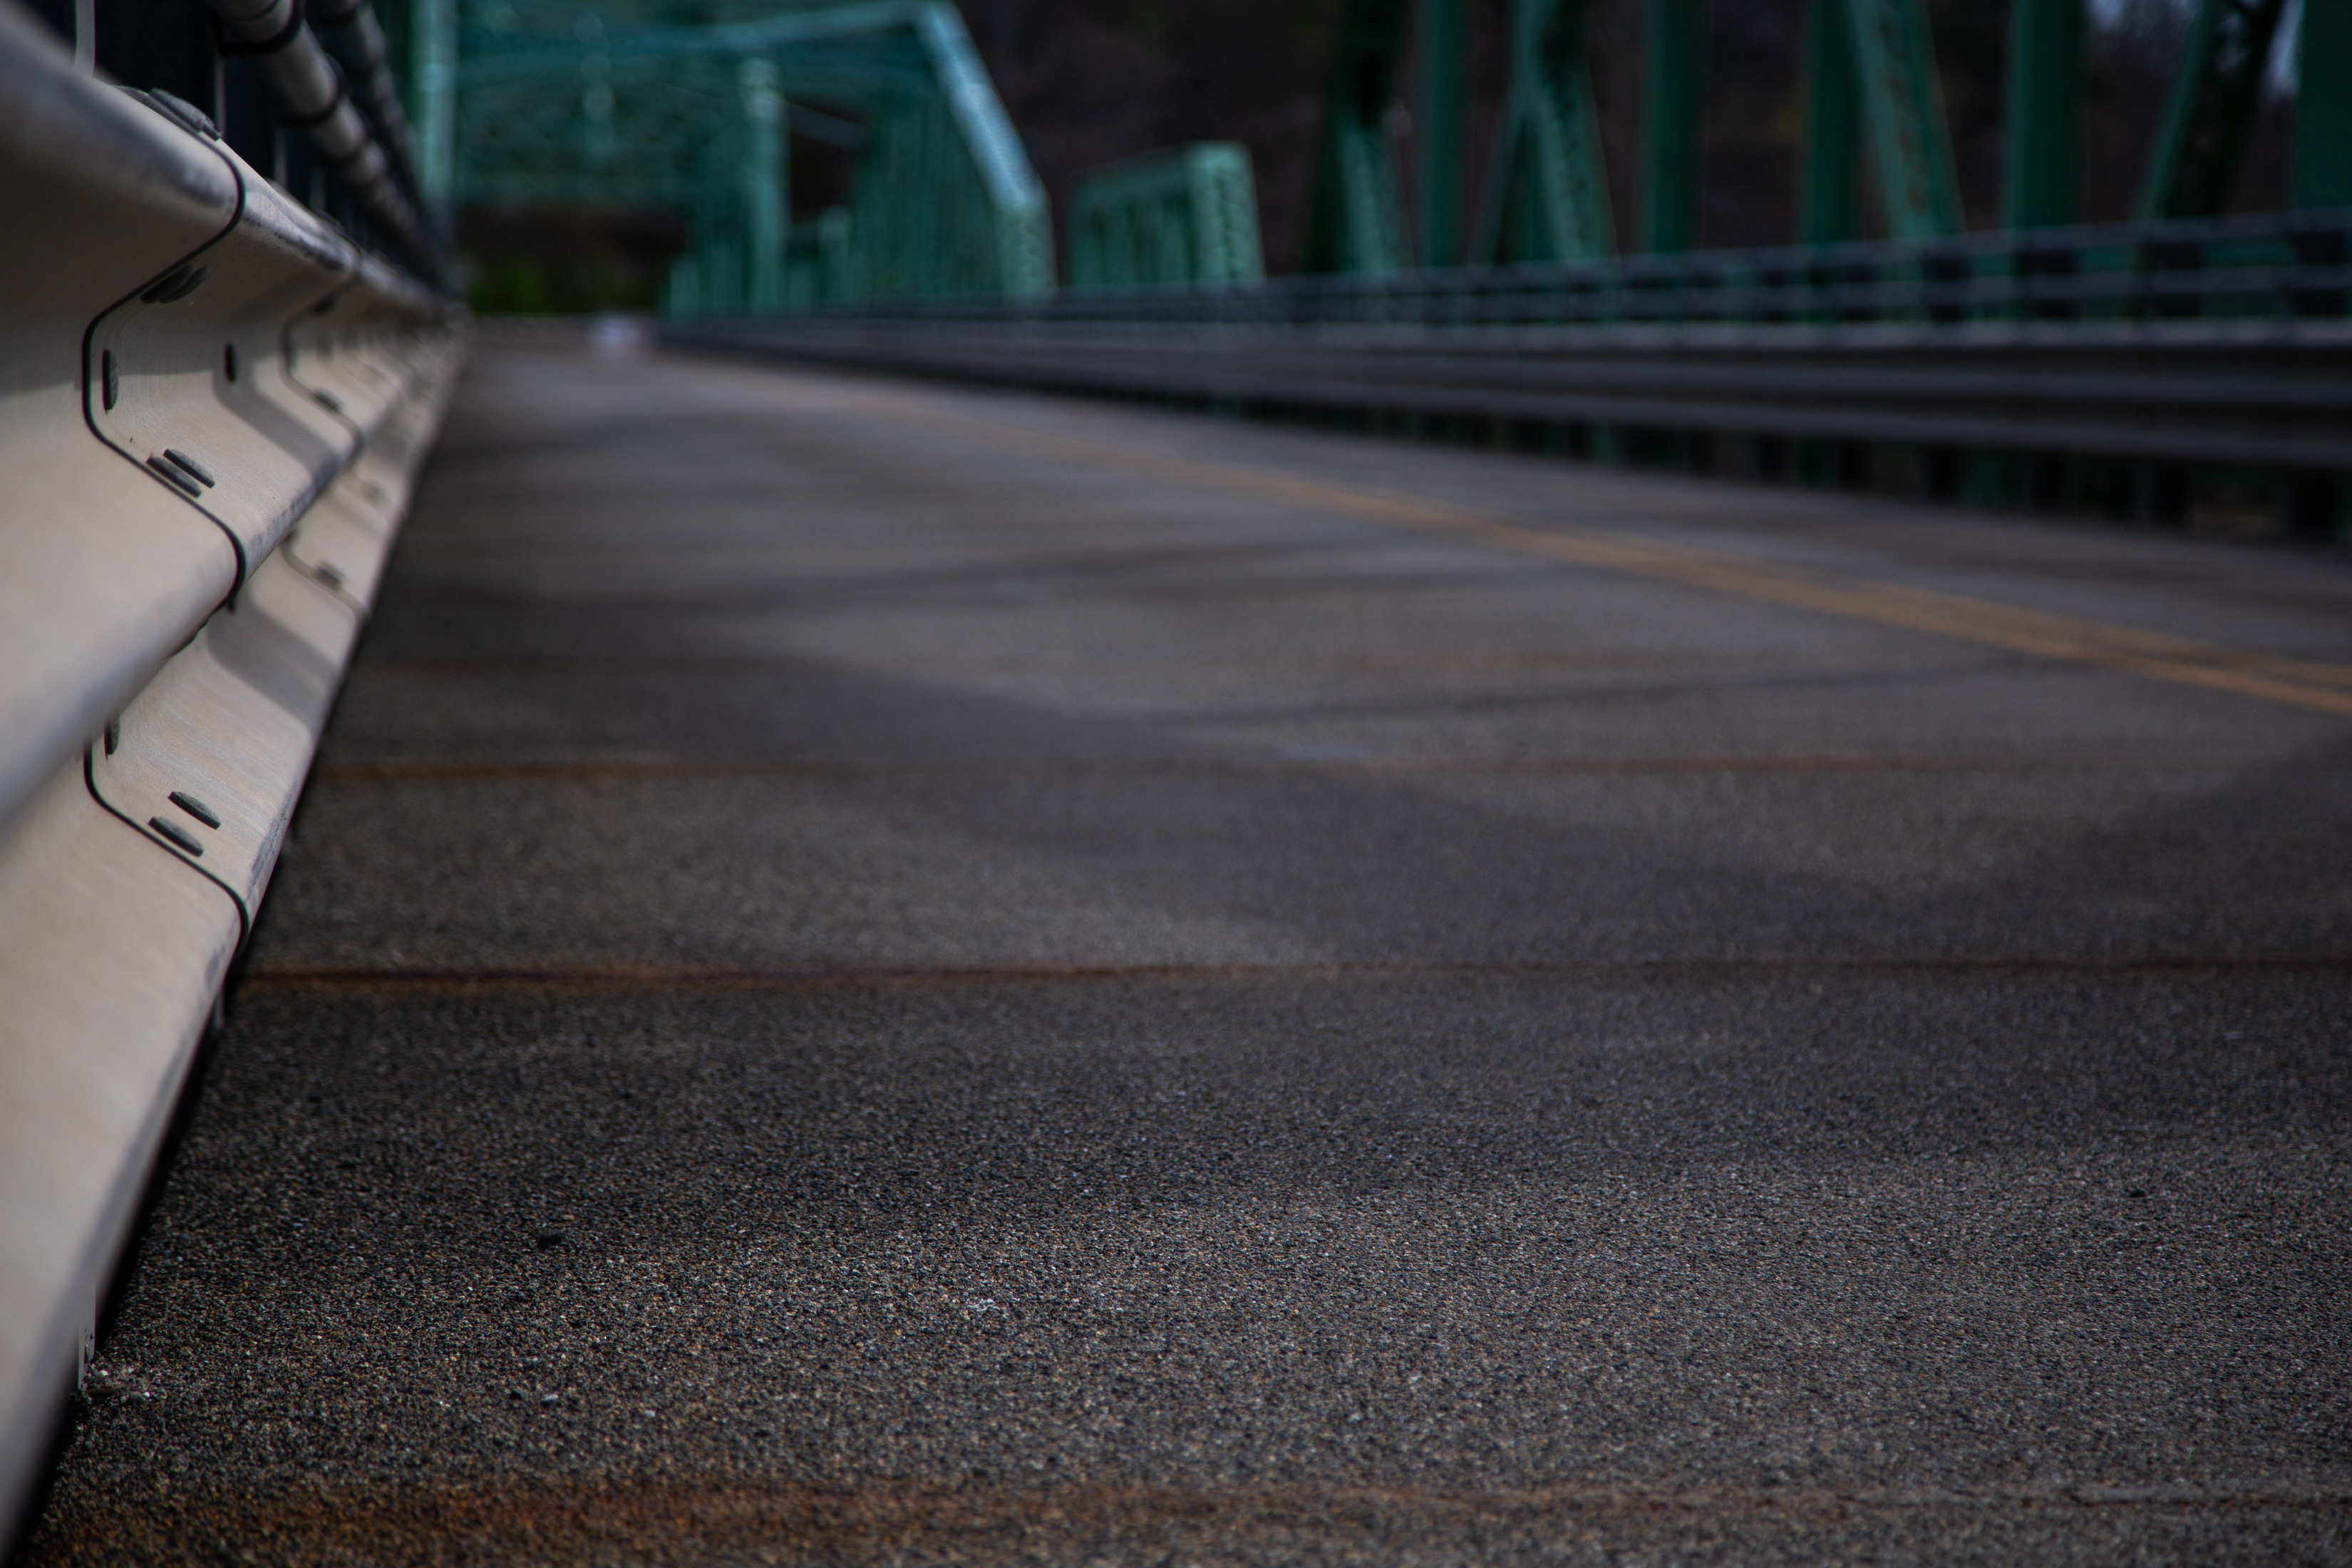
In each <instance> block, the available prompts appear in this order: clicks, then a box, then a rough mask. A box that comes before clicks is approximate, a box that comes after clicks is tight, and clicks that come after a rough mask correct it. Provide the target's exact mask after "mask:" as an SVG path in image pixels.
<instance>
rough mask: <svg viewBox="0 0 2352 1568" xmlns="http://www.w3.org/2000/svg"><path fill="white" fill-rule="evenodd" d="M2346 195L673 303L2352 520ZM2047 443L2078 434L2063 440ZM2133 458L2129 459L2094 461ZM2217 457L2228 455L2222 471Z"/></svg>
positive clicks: (855, 359)
mask: <svg viewBox="0 0 2352 1568" xmlns="http://www.w3.org/2000/svg"><path fill="white" fill-rule="evenodd" d="M2347 237H2352V213H2347V212H2323V213H2298V214H2286V215H2275V216H2263V217H2252V218H2242V219H2232V220H2230V221H2227V222H2221V223H2208V224H2175V223H2168V224H2134V225H2124V226H2112V227H2098V228H2083V229H2075V230H2067V231H2043V232H2039V233H2034V234H2029V235H1989V236H1979V237H1970V238H1967V239H1957V240H1936V241H1931V242H1925V243H1919V244H1904V245H1896V244H1877V245H1853V246H1840V247H1828V248H1824V249H1818V250H1811V249H1786V250H1766V251H1748V252H1736V253H1696V254H1691V255H1685V256H1675V257H1642V258H1627V259H1625V260H1623V261H1620V262H1613V263H1609V264H1605V265H1603V264H1585V265H1559V266H1541V267H1512V268H1458V269H1449V270H1444V271H1430V272H1397V273H1389V274H1384V275H1378V276H1352V277H1328V278H1294V279H1277V280H1275V281H1271V282H1268V283H1265V284H1263V285H1260V286H1255V287H1236V288H1222V289H1217V288H1199V287H1191V288H1154V289H1096V290H1089V291H1087V292H1085V293H1081V294H1076V295H1064V296H1062V297H1060V298H1058V299H1055V300H1047V301H1038V302H1026V303H1013V302H998V301H979V300H933V301H927V302H922V303H909V304H898V305H894V306H889V307H869V308H866V309H864V310H815V311H811V312H807V313H804V314H801V315H796V316H784V317H764V318H757V319H741V320H735V321H698V322H683V321H680V322H671V323H668V324H667V325H666V327H665V333H666V336H667V339H668V340H669V341H670V342H674V343H678V344H686V345H694V346H699V347H706V348H720V349H731V350H737V351H748V352H755V353H766V354H772V355H781V356H787V357H793V358H798V359H803V360H809V361H813V362H823V363H834V364H839V365H845V366H858V367H864V368H868V369H879V370H887V371H894V372H902V373H910V374H925V375H939V376H948V377H955V378H960V379H964V380H969V381H975V382H988V383H994V384H1010V385H1019V386H1027V387H1033V388H1037V389H1041V390H1049V391H1060V392H1073V393H1080V394H1086V395H1108V396H1116V397H1129V398H1141V399H1148V400H1155V401H1160V402H1171V403H1177V404H1186V405H1196V406H1201V407H1204V408H1209V409H1213V410H1220V411H1226V412H1236V413H1243V414H1252V415H1264V416H1275V417H1307V418H1311V419H1316V420H1319V421H1325V422H1329V421H1335V420H1336V421H1338V422H1340V423H1343V424H1352V425H1356V426H1368V427H1373V428H1380V429H1388V430H1401V431H1407V432H1418V433H1421V434H1436V435H1441V436H1449V437H1459V436H1460V435H1462V434H1463V433H1464V432H1465V431H1467V432H1469V433H1471V434H1473V435H1475V437H1477V438H1480V439H1484V440H1496V439H1501V440H1508V441H1514V442H1517V443H1519V444H1525V445H1532V446H1536V447H1542V448H1545V449H1550V450H1556V451H1557V450H1565V451H1569V452H1573V453H1579V454H1582V455H1587V456H1592V457H1600V458H1610V459H1612V460H1626V459H1630V460H1636V461H1657V462H1664V463H1666V464H1668V465H1670V466H1678V467H1684V468H1690V467H1695V466H1706V467H1712V468H1722V469H1727V470H1729V471H1731V472H1734V473H1744V474H1750V475H1759V474H1765V473H1786V474H1790V475H1792V476H1795V477H1801V478H1806V479H1811V480H1812V481H1813V482H1826V483H1843V482H1850V481H1853V479H1854V477H1855V476H1862V477H1863V479H1865V480H1867V481H1868V482H1876V483H1884V482H1886V481H1885V480H1883V479H1869V476H1872V475H1878V474H1883V473H1884V472H1885V471H1887V470H1890V469H1897V470H1900V471H1901V472H1902V473H1904V474H1906V475H1907V476H1908V479H1905V480H1898V481H1895V482H1898V483H1907V484H1908V485H1909V486H1911V487H1912V488H1913V489H1916V491H1917V492H1918V493H1921V494H1924V495H1927V496H1931V497H1935V496H1958V497H1963V498H1965V499H1969V500H1978V501H1983V502H1988V503H1990V504H2020V503H2022V504H2028V505H2039V504H2043V503H2044V502H2047V501H2049V500H2052V499H2053V498H2059V499H2063V494H2064V493H2065V492H2066V491H2067V490H2068V488H2069V487H2072V489H2073V491H2074V492H2075V493H2078V494H2086V495H2087V494H2092V493H2095V494H2097V495H2098V496H2100V497H2102V498H2105V499H2104V500H2101V501H2100V503H2099V504H2102V505H2106V506H2110V507H2124V506H2127V507H2128V508H2129V509H2130V510H2134V511H2137V512H2140V513H2142V514H2145V515H2165V514H2168V513H2170V512H2177V511H2179V510H2180V508H2181V507H2182V506H2183V505H2184V504H2185V501H2184V500H2183V499H2182V498H2184V497H2185V496H2187V495H2188V494H2189V487H2190V486H2191V484H2192V483H2198V482H2204V481H2203V480H2200V479H2198V476H2197V475H2196V474H2195V473H2193V472H2191V470H2193V469H2196V468H2199V466H2200V465H2201V466H2204V467H2205V468H2233V469H2234V468H2244V469H2249V470H2253V471H2255V472H2254V476H2253V478H2252V479H2246V478H2245V477H2244V476H2240V477H2239V478H2236V479H2227V480H2226V482H2228V483H2230V484H2233V485H2236V486H2237V488H2238V489H2245V488H2246V486H2247V485H2248V484H2252V485H2254V486H2255V488H2258V489H2259V488H2261V487H2263V486H2265V485H2267V486H2269V487H2270V488H2271V489H2273V491H2274V492H2275V499H2276V500H2277V504H2278V506H2279V508H2280V510H2281V515H2282V516H2284V518H2285V519H2286V521H2288V523H2289V526H2290V527H2292V528H2294V529H2295V530H2297V531H2340V529H2341V527H2342V524H2343V508H2344V498H2345V486H2344V483H2343V477H2344V476H2346V475H2347V474H2352V316H2347V300H2352V267H2347ZM2053 463H2056V464H2060V465H2062V466H2063V465H2066V464H2073V465H2074V469H2073V470H2070V471H2068V472H2060V473H2053V472H2052V471H2050V467H2051V465H2052V464H2053ZM2084 463H2089V464H2106V465H2108V466H2109V467H2110V468H2113V467H2115V466H2116V465H2121V466H2123V467H2125V468H2128V469H2129V470H2130V471H2129V472H2127V473H2124V474H2120V475H2118V474H2115V473H2105V474H2097V473H2089V472H2087V471H2084V470H2083V469H2082V464H2084ZM2212 482H2213V483H2216V484H2219V483H2222V482H2224V480H2223V479H2214V480H2213V481H2212Z"/></svg>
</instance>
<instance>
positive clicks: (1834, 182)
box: [1797, 0, 1862, 245]
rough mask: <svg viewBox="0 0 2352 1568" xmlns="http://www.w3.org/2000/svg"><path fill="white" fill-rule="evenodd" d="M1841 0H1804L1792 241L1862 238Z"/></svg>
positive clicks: (1856, 103) (1858, 124) (1849, 54)
mask: <svg viewBox="0 0 2352 1568" xmlns="http://www.w3.org/2000/svg"><path fill="white" fill-rule="evenodd" d="M1844 10H1845V5H1844V0H1806V5H1805V32H1804V44H1803V47H1804V87H1803V91H1804V148H1803V153H1802V159H1801V163H1800V165H1799V167H1798V171H1797V240H1798V243H1800V244H1802V245H1837V244H1840V243H1843V241H1845V240H1849V239H1858V238H1860V237H1862V111H1861V94H1860V91H1859V89H1858V88H1857V86H1856V83H1855V81H1854V69H1853V45H1852V44H1850V43H1849V42H1848V41H1847V37H1848V35H1847V32H1846V27H1845V16H1844Z"/></svg>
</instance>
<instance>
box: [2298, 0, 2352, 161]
mask: <svg viewBox="0 0 2352 1568" xmlns="http://www.w3.org/2000/svg"><path fill="white" fill-rule="evenodd" d="M2292 171H2293V172H2292V174H2291V175H2290V181H2291V184H2290V186H2289V190H2288V200H2289V201H2290V202H2291V203H2292V204H2293V205H2295V206H2299V207H2352V3H2347V0H2303V23H2302V26H2301V27H2300V28H2299V29H2298V32H2297V35H2296V38H2295V95H2294V163H2293V165H2292Z"/></svg>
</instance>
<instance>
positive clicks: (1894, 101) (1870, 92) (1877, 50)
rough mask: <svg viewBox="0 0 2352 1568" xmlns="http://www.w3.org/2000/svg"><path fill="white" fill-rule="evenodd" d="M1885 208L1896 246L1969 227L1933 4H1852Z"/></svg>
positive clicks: (1916, 0) (1890, 0)
mask: <svg viewBox="0 0 2352 1568" xmlns="http://www.w3.org/2000/svg"><path fill="white" fill-rule="evenodd" d="M1845 15H1846V25H1847V26H1848V28H1849V30H1850V31H1851V33H1852V37H1853V65H1854V73H1855V76H1856V78H1857V79H1858V80H1859V82H1860V85H1861V89H1862V121H1863V129H1864V132H1865V133H1866V134H1867V136H1868V139H1869V142H1868V144H1869V149H1870V165H1871V169H1872V171H1873V172H1874V174H1876V175H1877V185H1878V198H1879V205H1880V206H1881V207H1882V208H1883V209H1884V210H1885V215H1886V226H1887V229H1888V231H1889V232H1890V233H1891V234H1892V235H1893V236H1894V237H1895V238H1896V239H1932V238H1934V237H1936V236H1937V235H1944V234H1958V233H1959V232H1960V231H1961V230H1962V229H1963V228H1965V227H1966V226H1967V224H1966V222H1965V220H1964V219H1963V218H1962V216H1961V214H1960V179H1959V174H1958V171H1957V169H1956V168H1955V166H1954V164H1953V163H1952V141H1951V135H1950V132H1948V130H1947V129H1946V126H1945V122H1944V89H1943V87H1942V84H1941V83H1940V82H1938V81H1937V77H1936V46H1935V40H1934V38H1933V37H1932V36H1931V35H1930V34H1929V32H1928V30H1927V5H1926V4H1925V0H1846V4H1845Z"/></svg>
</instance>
